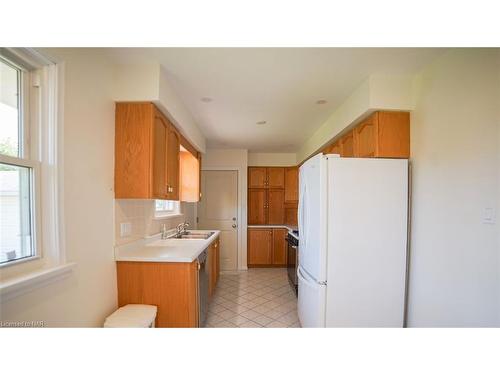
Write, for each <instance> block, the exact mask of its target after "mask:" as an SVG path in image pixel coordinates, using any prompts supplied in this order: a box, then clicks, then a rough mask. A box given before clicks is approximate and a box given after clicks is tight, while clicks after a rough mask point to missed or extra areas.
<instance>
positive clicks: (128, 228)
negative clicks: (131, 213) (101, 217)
mask: <svg viewBox="0 0 500 375" xmlns="http://www.w3.org/2000/svg"><path fill="white" fill-rule="evenodd" d="M130 234H132V223H120V236H121V237H128V236H130Z"/></svg>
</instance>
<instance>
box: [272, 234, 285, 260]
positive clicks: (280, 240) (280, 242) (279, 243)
mask: <svg viewBox="0 0 500 375" xmlns="http://www.w3.org/2000/svg"><path fill="white" fill-rule="evenodd" d="M287 235H288V230H287V229H283V228H274V229H273V256H272V263H273V265H275V266H283V267H286V265H287V255H288V253H287V242H286V237H287Z"/></svg>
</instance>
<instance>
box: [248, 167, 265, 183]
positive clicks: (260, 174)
mask: <svg viewBox="0 0 500 375" xmlns="http://www.w3.org/2000/svg"><path fill="white" fill-rule="evenodd" d="M266 183H267V168H265V167H249V168H248V187H249V188H265V187H267V186H266Z"/></svg>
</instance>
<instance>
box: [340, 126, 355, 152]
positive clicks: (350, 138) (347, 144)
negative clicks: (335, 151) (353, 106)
mask: <svg viewBox="0 0 500 375" xmlns="http://www.w3.org/2000/svg"><path fill="white" fill-rule="evenodd" d="M340 147H341V148H340V150H341V151H340V155H341V156H343V157H354V135H353V132H352V131H350V132H349V133H347V134H346V135H344V136H343V137H342V138H341V139H340Z"/></svg>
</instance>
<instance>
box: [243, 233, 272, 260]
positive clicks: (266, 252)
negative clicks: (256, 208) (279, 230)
mask: <svg viewBox="0 0 500 375" xmlns="http://www.w3.org/2000/svg"><path fill="white" fill-rule="evenodd" d="M272 247H273V230H272V229H260V228H259V229H256V228H251V229H248V258H247V260H248V265H249V266H258V265H269V264H271V262H272Z"/></svg>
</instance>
